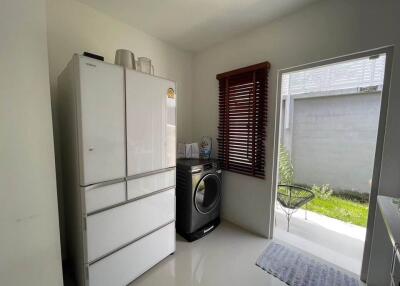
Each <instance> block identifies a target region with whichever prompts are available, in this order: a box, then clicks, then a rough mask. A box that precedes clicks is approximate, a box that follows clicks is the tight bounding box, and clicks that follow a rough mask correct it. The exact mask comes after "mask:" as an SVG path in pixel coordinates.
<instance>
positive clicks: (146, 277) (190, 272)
mask: <svg viewBox="0 0 400 286" xmlns="http://www.w3.org/2000/svg"><path fill="white" fill-rule="evenodd" d="M278 231H279V230H278ZM269 242H270V240H268V239H265V238H263V237H260V236H258V235H255V234H252V233H250V232H248V231H246V230H243V229H241V228H239V227H237V226H235V225H233V224H231V223H228V222H225V221H223V222H222V223H221V225H220V226H219V227H218V228H216V229H215V230H214V231H213V232H212V233H210V234H209V235H207V236H205V237H203V238H202V239H200V240H197V241H195V242H192V243H189V242H186V241H185V240H183V239H182V238H180V237H179V236H177V242H176V247H177V249H176V252H175V253H174V254H173V255H170V256H169V257H167V258H166V259H164V260H163V261H161V262H160V263H159V264H157V265H156V266H155V267H153V268H152V269H150V270H149V271H147V272H146V273H144V274H143V275H142V276H140V277H139V278H138V279H136V280H135V281H134V282H132V283H131V284H130V286H155V285H163V286H172V285H173V286H201V285H204V286H205V285H207V286H214V285H215V286H217V285H218V286H224V285H229V286H244V285H252V286H257V285H260V286H261V285H263V286H285V285H286V284H285V283H283V282H281V281H280V280H279V279H277V278H275V277H273V276H272V275H269V274H268V273H267V272H265V271H263V270H262V269H261V268H259V267H258V266H256V265H255V262H256V260H257V258H258V257H259V255H260V254H261V253H262V251H263V250H264V249H265V248H266V247H267V245H268V243H269ZM300 247H301V246H300ZM64 285H65V286H74V284H73V283H71V279H70V278H69V277H68V276H65V283H64Z"/></svg>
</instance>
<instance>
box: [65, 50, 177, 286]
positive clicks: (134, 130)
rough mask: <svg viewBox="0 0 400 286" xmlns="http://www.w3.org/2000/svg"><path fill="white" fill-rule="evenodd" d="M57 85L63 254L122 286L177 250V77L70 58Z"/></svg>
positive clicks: (95, 283)
mask: <svg viewBox="0 0 400 286" xmlns="http://www.w3.org/2000/svg"><path fill="white" fill-rule="evenodd" d="M58 90H59V92H58V96H59V100H58V113H59V123H60V139H61V154H62V156H61V166H62V186H63V198H64V209H65V222H66V233H67V239H66V241H67V250H68V252H67V253H68V259H69V260H70V261H71V262H72V263H73V265H74V273H75V278H76V280H77V282H78V285H79V286H101V285H107V286H109V285H113V286H118V285H127V284H128V283H130V282H131V281H133V280H134V279H136V278H137V277H138V276H139V275H141V274H142V273H144V272H145V271H147V270H148V269H150V268H151V267H152V266H154V265H155V264H157V263H158V262H159V261H161V260H162V259H163V258H165V257H166V256H168V255H170V254H171V253H173V252H174V251H175V161H176V160H175V159H176V158H175V154H176V150H175V148H176V86H175V83H174V82H173V81H170V80H167V79H163V78H159V77H155V76H152V75H149V74H144V73H140V72H136V71H133V70H128V69H124V68H122V67H120V66H117V65H113V64H109V63H105V62H101V61H98V60H95V59H91V58H88V57H84V56H79V55H74V56H73V58H72V60H71V61H70V62H69V64H68V65H67V67H66V68H65V70H64V71H63V72H62V73H61V75H60V76H59V79H58Z"/></svg>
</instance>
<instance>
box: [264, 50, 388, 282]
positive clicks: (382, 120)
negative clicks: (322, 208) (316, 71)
mask: <svg viewBox="0 0 400 286" xmlns="http://www.w3.org/2000/svg"><path fill="white" fill-rule="evenodd" d="M393 51H394V46H385V47H382V48H377V49H372V50H367V51H363V52H356V53H352V54H349V55H345V56H339V57H334V58H330V59H326V60H321V61H316V62H312V63H308V64H304V65H299V66H295V67H291V68H286V69H281V70H278V74H277V75H278V78H277V94H276V102H275V124H274V133H273V135H274V143H273V158H272V159H273V165H272V180H271V190H273V191H272V192H271V205H270V213H269V218H270V222H274V221H275V203H276V190H277V186H278V166H279V143H280V127H281V126H280V125H281V109H282V98H281V83H282V75H283V74H285V73H288V72H294V71H298V70H303V69H309V68H314V67H318V66H324V65H329V64H334V63H338V62H343V61H348V60H354V59H357V58H363V57H370V56H374V55H376V54H386V61H385V74H384V80H383V89H382V99H381V107H380V113H379V125H378V134H377V141H376V147H375V159H374V168H373V175H372V183H371V193H370V202H369V212H368V223H367V233H366V238H365V245H364V253H363V260H362V267H361V274H360V279H361V280H362V281H366V279H367V274H368V266H369V259H370V254H371V245H372V234H373V228H374V218H375V212H376V203H377V196H378V193H379V180H380V173H381V163H382V153H383V148H384V141H385V132H386V119H387V110H388V105H389V95H390V79H391V73H392V63H393ZM268 233H269V235H268V237H270V238H273V235H274V223H269V229H268Z"/></svg>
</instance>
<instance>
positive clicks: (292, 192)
mask: <svg viewBox="0 0 400 286" xmlns="http://www.w3.org/2000/svg"><path fill="white" fill-rule="evenodd" d="M314 198H315V195H314V193H313V192H312V191H311V190H309V189H307V188H304V187H300V186H294V185H278V192H277V200H278V202H279V203H280V205H281V207H282V210H283V211H284V212H285V214H286V219H287V231H288V232H289V225H290V219H291V218H292V215H293V214H294V213H295V212H296V211H297V210H298V209H299V208H301V207H302V206H304V205H305V204H307V203H308V202H310V201H311V200H312V199H314ZM306 219H307V210H306Z"/></svg>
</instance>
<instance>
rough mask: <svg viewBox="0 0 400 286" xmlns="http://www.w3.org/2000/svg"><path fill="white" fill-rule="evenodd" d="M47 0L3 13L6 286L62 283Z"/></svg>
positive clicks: (18, 4)
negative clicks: (49, 73)
mask: <svg viewBox="0 0 400 286" xmlns="http://www.w3.org/2000/svg"><path fill="white" fill-rule="evenodd" d="M45 5H46V3H45V0H24V1H17V0H3V1H1V9H0V38H1V44H0V130H1V140H0V158H1V160H0V174H1V178H0V229H1V234H0V285H15V286H23V285H32V286H34V285H37V286H43V285H62V273H61V254H60V240H59V229H58V215H57V211H58V210H57V197H56V196H57V192H56V178H55V167H54V147H53V130H52V121H51V106H50V92H49V76H48V59H47V39H46V37H47V35H46V12H45V9H46V6H45Z"/></svg>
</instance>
